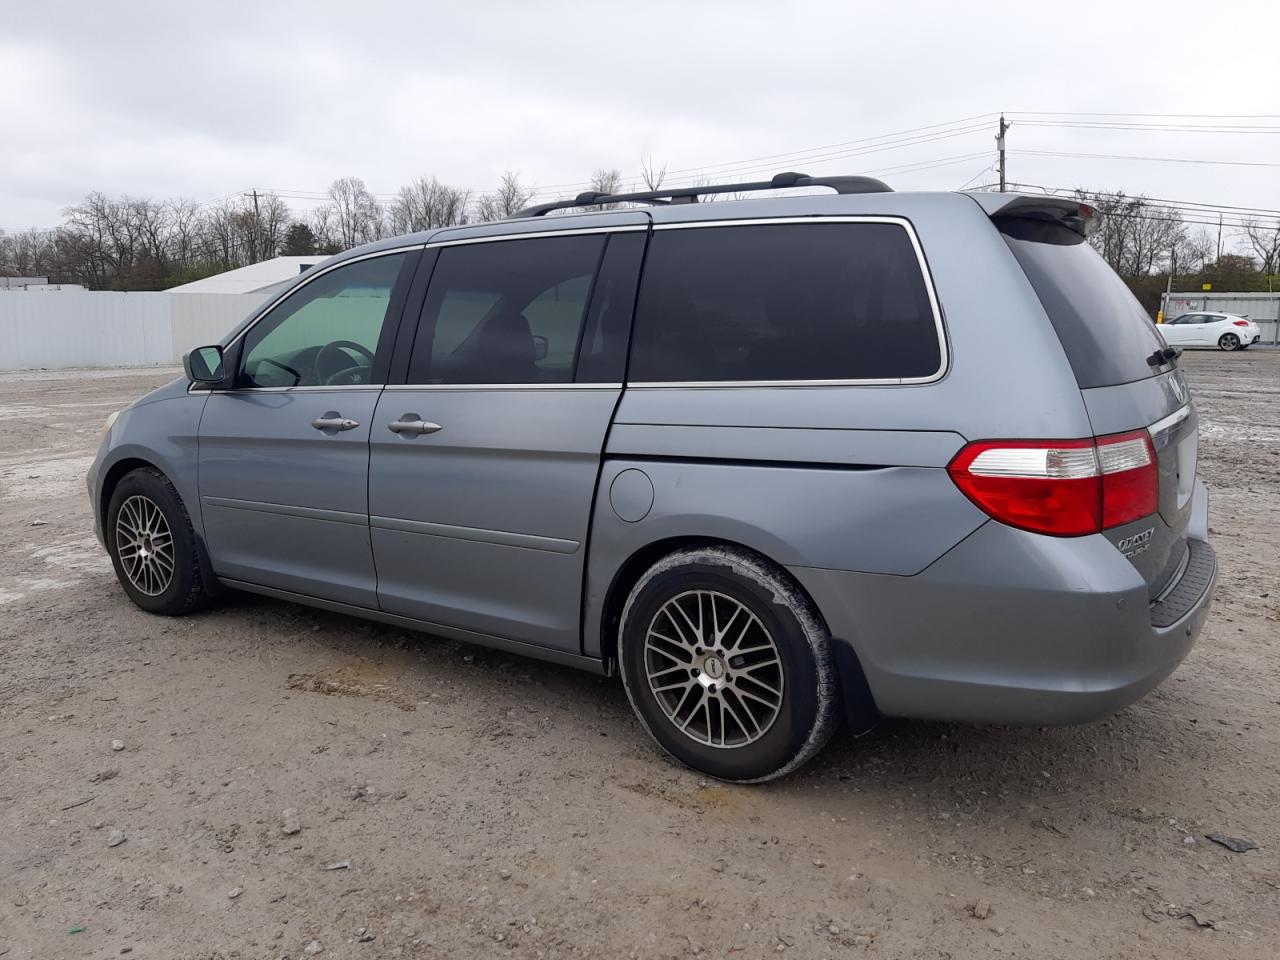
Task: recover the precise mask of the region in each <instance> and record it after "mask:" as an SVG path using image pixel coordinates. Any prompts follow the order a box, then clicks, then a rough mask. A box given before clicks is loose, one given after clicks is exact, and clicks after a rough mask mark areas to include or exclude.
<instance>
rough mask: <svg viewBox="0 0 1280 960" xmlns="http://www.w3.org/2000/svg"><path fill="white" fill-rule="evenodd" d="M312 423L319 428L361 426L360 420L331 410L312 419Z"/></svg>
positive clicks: (353, 427) (336, 428) (344, 428)
mask: <svg viewBox="0 0 1280 960" xmlns="http://www.w3.org/2000/svg"><path fill="white" fill-rule="evenodd" d="M311 425H312V426H313V427H315V428H316V429H317V430H334V431H337V430H354V429H355V428H356V427H358V426H360V423H359V421H357V420H352V419H351V418H350V417H344V416H342V415H341V414H339V413H337V412H336V411H333V410H330V411H329V412H328V413H326V414H325V415H324V416H323V417H316V418H315V419H314V420H312V421H311Z"/></svg>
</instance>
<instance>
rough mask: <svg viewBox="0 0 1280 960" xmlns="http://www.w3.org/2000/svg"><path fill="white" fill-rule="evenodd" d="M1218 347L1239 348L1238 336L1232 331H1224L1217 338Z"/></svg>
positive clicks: (1221, 348) (1223, 348)
mask: <svg viewBox="0 0 1280 960" xmlns="http://www.w3.org/2000/svg"><path fill="white" fill-rule="evenodd" d="M1218 348H1219V349H1220V350H1239V349H1240V338H1239V337H1237V336H1236V335H1235V334H1234V333H1224V334H1223V335H1222V336H1220V337H1219V338H1218Z"/></svg>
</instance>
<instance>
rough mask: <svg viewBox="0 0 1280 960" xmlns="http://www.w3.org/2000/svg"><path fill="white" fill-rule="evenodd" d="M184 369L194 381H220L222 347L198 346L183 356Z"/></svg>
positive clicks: (188, 377) (221, 373) (189, 378)
mask: <svg viewBox="0 0 1280 960" xmlns="http://www.w3.org/2000/svg"><path fill="white" fill-rule="evenodd" d="M182 369H183V370H185V371H186V374H187V379H188V380H190V381H191V382H192V383H218V382H219V381H221V380H222V376H223V372H222V347H220V346H218V345H217V344H215V345H213V346H211V347H196V348H195V349H194V350H192V351H191V352H190V353H188V354H187V355H186V356H184V357H183V358H182Z"/></svg>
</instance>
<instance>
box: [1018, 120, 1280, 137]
mask: <svg viewBox="0 0 1280 960" xmlns="http://www.w3.org/2000/svg"><path fill="white" fill-rule="evenodd" d="M1018 125H1019V126H1021V127H1052V128H1058V129H1066V130H1126V131H1138V132H1148V133H1210V134H1215V135H1217V134H1232V133H1243V134H1275V133H1280V127H1275V126H1266V127H1262V126H1247V125H1245V124H1231V125H1226V126H1223V125H1210V124H1175V123H1111V122H1107V121H1093V120H1066V121H1062V120H1019V121H1018Z"/></svg>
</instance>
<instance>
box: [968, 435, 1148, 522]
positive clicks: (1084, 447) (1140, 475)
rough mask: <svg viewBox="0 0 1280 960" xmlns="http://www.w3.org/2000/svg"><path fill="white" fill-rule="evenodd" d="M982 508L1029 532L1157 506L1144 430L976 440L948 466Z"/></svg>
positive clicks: (1138, 513) (1128, 517) (1114, 518)
mask: <svg viewBox="0 0 1280 960" xmlns="http://www.w3.org/2000/svg"><path fill="white" fill-rule="evenodd" d="M947 472H948V473H950V474H951V479H952V480H953V481H955V484H956V486H957V487H959V488H960V490H961V492H963V493H964V495H965V496H967V497H968V498H969V499H970V500H972V501H973V502H974V503H975V504H977V506H978V507H979V508H980V509H981V510H982V511H983V512H985V513H987V514H989V515H990V516H992V517H994V518H995V519H997V520H999V521H1000V522H1002V523H1007V524H1009V526H1012V527H1019V528H1020V529H1023V530H1032V531H1035V532H1036V533H1047V534H1051V535H1053V536H1058V537H1076V536H1082V535H1084V534H1088V533H1097V532H1098V531H1100V530H1105V529H1107V528H1109V527H1115V526H1119V525H1120V524H1124V523H1129V522H1130V521H1132V520H1138V519H1140V518H1142V517H1146V516H1149V515H1150V514H1152V513H1155V512H1156V508H1157V506H1158V500H1159V492H1160V487H1159V484H1160V475H1159V470H1158V468H1157V466H1156V458H1155V449H1154V448H1153V447H1152V446H1151V439H1150V438H1149V437H1148V436H1147V434H1146V432H1145V431H1141V430H1139V431H1135V432H1133V433H1121V434H1116V435H1114V436H1108V437H1098V438H1096V439H1093V440H979V441H977V442H975V443H971V444H969V445H968V446H966V447H965V448H964V449H962V450H961V451H960V452H959V453H958V454H956V456H955V458H954V459H953V460H952V461H951V463H950V465H948V467H947Z"/></svg>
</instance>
